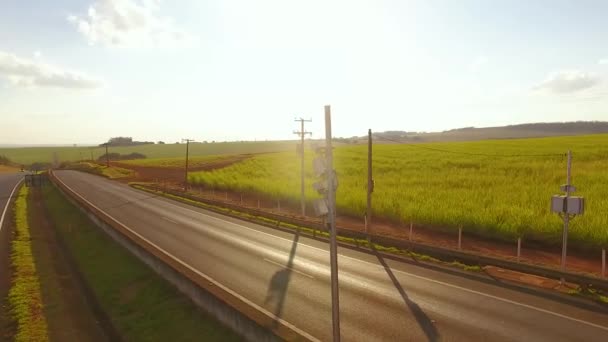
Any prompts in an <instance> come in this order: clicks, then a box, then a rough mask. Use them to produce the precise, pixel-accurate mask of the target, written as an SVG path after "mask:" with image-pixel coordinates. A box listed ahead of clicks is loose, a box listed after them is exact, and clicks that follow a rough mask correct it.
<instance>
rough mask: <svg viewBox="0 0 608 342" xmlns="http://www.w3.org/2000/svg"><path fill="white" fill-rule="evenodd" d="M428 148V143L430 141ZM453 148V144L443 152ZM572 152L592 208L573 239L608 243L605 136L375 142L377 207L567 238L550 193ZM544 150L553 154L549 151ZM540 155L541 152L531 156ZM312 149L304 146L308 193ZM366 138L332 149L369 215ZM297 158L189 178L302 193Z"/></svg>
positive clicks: (575, 224)
mask: <svg viewBox="0 0 608 342" xmlns="http://www.w3.org/2000/svg"><path fill="white" fill-rule="evenodd" d="M429 148H430V149H429ZM437 149H440V150H446V151H451V152H452V153H449V152H446V151H438V150H437ZM568 150H572V152H573V168H572V170H573V171H572V175H573V184H575V185H576V186H577V188H578V189H579V191H578V192H577V193H576V194H577V195H581V196H585V197H586V201H587V202H586V213H585V214H584V215H583V216H581V217H577V218H575V219H574V220H573V221H572V224H571V229H570V237H571V241H572V242H573V243H574V244H578V245H579V246H599V245H607V244H608V196H606V195H607V194H608V172H607V171H608V135H605V134H604V135H590V136H577V137H558V138H542V139H518V140H488V141H478V142H459V143H434V144H420V145H415V146H414V145H403V144H376V145H374V158H373V162H374V166H373V172H374V179H375V182H376V187H375V191H374V194H373V213H374V215H378V216H382V217H384V218H387V219H390V220H392V221H394V222H401V223H407V222H410V221H413V222H415V223H417V224H424V225H428V226H432V227H435V228H437V229H444V230H449V229H455V228H457V227H459V226H462V227H463V228H464V229H465V230H468V231H471V232H475V233H476V234H478V235H482V236H488V237H492V238H499V239H513V238H515V237H517V236H524V237H527V238H531V239H534V240H539V241H542V242H545V243H547V244H558V243H559V241H561V240H560V239H561V220H560V218H559V217H558V216H557V215H556V214H553V213H551V212H550V210H549V202H550V198H551V195H553V194H556V193H559V186H560V185H561V184H563V183H565V181H566V158H565V156H564V155H565V153H566V152H567V151H568ZM545 154H547V155H545ZM530 155H542V156H530ZM313 157H314V156H313V153H312V151H307V153H306V182H307V183H308V185H307V186H306V191H307V193H306V197H307V199H308V200H312V199H314V198H317V197H318V195H317V194H316V193H315V192H314V191H313V189H312V187H311V184H312V182H314V181H315V178H314V177H313V173H312V159H313ZM366 161H367V148H366V146H361V145H360V146H346V147H337V148H335V168H336V171H337V174H338V177H339V188H338V191H337V197H336V201H337V206H338V211H339V213H341V214H348V215H351V216H356V217H363V215H364V212H365V206H366V200H365V199H366V184H367V178H366V177H367V164H366ZM299 165H300V164H299V157H298V156H297V155H296V153H295V152H284V153H276V154H268V155H259V156H255V157H253V158H251V159H248V160H245V161H243V162H240V163H236V164H233V165H231V166H229V167H226V168H223V169H218V170H213V171H209V172H207V171H201V172H194V173H191V174H190V181H191V182H192V183H198V184H205V185H207V186H212V187H215V188H218V189H231V190H236V191H243V192H257V193H263V194H266V195H268V196H271V197H275V198H282V199H292V200H297V199H299V196H300V166H299Z"/></svg>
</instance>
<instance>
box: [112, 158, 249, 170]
mask: <svg viewBox="0 0 608 342" xmlns="http://www.w3.org/2000/svg"><path fill="white" fill-rule="evenodd" d="M237 157H238V156H224V155H208V156H195V157H189V158H188V165H189V167H191V168H198V167H203V166H205V165H208V164H210V163H217V162H227V161H231V160H234V159H235V158H237ZM185 160H186V159H185V157H184V156H181V157H173V158H146V159H133V160H121V161H120V162H121V163H122V164H129V165H134V166H144V167H169V168H183V167H184V163H185Z"/></svg>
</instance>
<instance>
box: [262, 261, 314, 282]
mask: <svg viewBox="0 0 608 342" xmlns="http://www.w3.org/2000/svg"><path fill="white" fill-rule="evenodd" d="M264 261H266V262H269V263H271V264H273V265H277V266H279V267H282V268H286V269H288V270H290V271H294V272H296V273H298V274H301V275H303V276H305V277H308V278H310V279H315V277H313V276H311V275H310V274H306V273H304V272H302V271H298V270H296V269H295V268H293V267H287V266H285V265H283V264H280V263H278V262H276V261H272V260H270V259H266V258H264Z"/></svg>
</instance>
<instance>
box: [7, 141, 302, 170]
mask: <svg viewBox="0 0 608 342" xmlns="http://www.w3.org/2000/svg"><path fill="white" fill-rule="evenodd" d="M295 145H296V142H295V141H259V142H251V141H249V142H220V143H207V144H205V143H191V144H190V156H193V157H194V156H207V155H230V154H245V153H264V152H280V151H295ZM108 151H109V152H110V153H120V154H128V153H133V152H138V153H142V154H144V155H146V157H147V158H172V157H181V156H185V154H186V145H185V144H165V145H153V144H150V145H140V146H123V147H110V148H109V149H108ZM55 153H56V154H57V159H58V162H65V161H77V160H89V159H91V154H92V155H93V158H94V159H97V158H99V157H100V156H101V155H103V154H105V153H106V152H105V148H103V147H23V148H0V156H6V157H8V158H9V159H10V160H11V161H13V162H15V163H17V164H26V165H27V164H31V163H35V162H43V163H44V162H46V163H50V162H53V159H54V155H55Z"/></svg>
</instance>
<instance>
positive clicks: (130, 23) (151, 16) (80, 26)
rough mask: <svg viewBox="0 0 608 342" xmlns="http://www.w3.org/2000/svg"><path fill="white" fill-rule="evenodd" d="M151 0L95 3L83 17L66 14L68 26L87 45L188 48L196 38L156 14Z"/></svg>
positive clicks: (154, 5) (103, 0)
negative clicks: (82, 37) (70, 26)
mask: <svg viewBox="0 0 608 342" xmlns="http://www.w3.org/2000/svg"><path fill="white" fill-rule="evenodd" d="M159 2H160V1H158V0H157V1H154V0H147V1H145V0H144V1H138V0H97V1H95V2H94V3H93V4H92V5H91V6H89V9H88V11H87V13H86V14H83V15H70V16H68V18H67V19H68V21H69V22H70V23H72V24H73V25H74V26H75V27H76V29H77V30H78V32H80V33H81V34H82V35H83V36H84V37H85V38H86V39H87V41H88V42H89V44H91V45H97V44H100V45H105V46H123V47H149V46H155V47H160V46H162V47H166V46H189V45H192V44H193V43H194V42H195V41H196V38H195V37H194V36H193V35H191V34H189V33H187V32H186V31H184V30H182V29H180V28H178V27H176V26H175V25H174V24H173V21H172V20H171V19H170V18H164V17H161V16H159V15H158V13H157V12H158V11H159V8H160V6H159Z"/></svg>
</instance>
